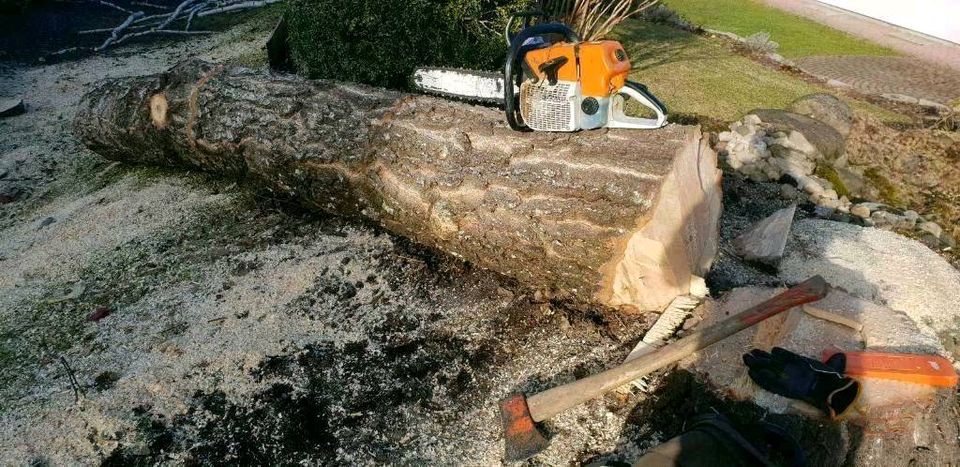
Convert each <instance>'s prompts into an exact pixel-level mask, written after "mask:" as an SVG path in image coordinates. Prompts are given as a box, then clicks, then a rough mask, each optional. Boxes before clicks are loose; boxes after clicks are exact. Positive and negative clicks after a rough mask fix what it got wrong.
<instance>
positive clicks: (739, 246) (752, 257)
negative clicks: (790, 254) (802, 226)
mask: <svg viewBox="0 0 960 467" xmlns="http://www.w3.org/2000/svg"><path fill="white" fill-rule="evenodd" d="M796 211H797V205H796V204H794V205H792V206H790V207H788V208H784V209H781V210H779V211H777V212H775V213H773V214H771V215H770V216H768V217H767V218H765V219H763V220H761V221H760V222H757V223H756V224H754V225H753V226H752V227H750V229H748V230H747V231H746V232H744V233H743V234H741V235H740V236H739V237H737V238H736V239H735V240H734V241H733V247H734V248H735V249H736V252H737V255H739V256H740V257H742V258H743V259H745V260H747V261H759V262H761V263H766V264H772V265H775V264H776V263H777V261H779V260H780V258H781V257H782V256H783V249H784V247H785V246H786V243H787V237H788V236H789V234H790V226H791V225H793V216H794V214H795V213H796Z"/></svg>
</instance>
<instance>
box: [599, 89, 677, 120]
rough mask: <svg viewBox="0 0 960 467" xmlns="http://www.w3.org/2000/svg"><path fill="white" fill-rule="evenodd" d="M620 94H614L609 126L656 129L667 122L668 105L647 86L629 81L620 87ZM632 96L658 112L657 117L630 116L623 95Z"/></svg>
mask: <svg viewBox="0 0 960 467" xmlns="http://www.w3.org/2000/svg"><path fill="white" fill-rule="evenodd" d="M618 93H619V94H618V95H615V96H613V98H612V99H611V102H610V116H609V118H607V128H627V129H656V128H660V127H662V126H664V125H666V124H667V106H665V105H663V103H662V102H660V100H659V99H657V97H656V96H654V95H653V94H652V93H650V91H649V90H647V87H646V86H644V85H642V84H640V83H635V82H633V81H627V82H626V84H625V85H624V86H623V87H622V88H620V91H618ZM624 95H625V96H627V97H631V98H633V99H636V100H637V102H640V104H642V105H643V106H644V107H647V108H648V109H650V110H652V111H653V112H654V113H656V114H657V118H639V117H629V116H627V114H626V113H625V112H624V108H623V107H624V105H625V104H626V103H625V101H624V99H623V96H624Z"/></svg>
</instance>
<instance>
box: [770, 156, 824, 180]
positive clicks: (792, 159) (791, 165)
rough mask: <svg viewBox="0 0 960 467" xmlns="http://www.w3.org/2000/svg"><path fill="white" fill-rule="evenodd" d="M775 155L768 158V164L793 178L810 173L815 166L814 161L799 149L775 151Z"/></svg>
mask: <svg viewBox="0 0 960 467" xmlns="http://www.w3.org/2000/svg"><path fill="white" fill-rule="evenodd" d="M775 156H776V157H771V158H770V165H771V166H772V167H774V168H776V169H777V171H778V172H779V173H780V174H787V175H790V176H791V177H794V178H800V177H803V176H806V175H810V174H812V173H813V171H814V169H816V167H817V165H816V163H814V162H813V161H812V160H810V159H809V158H807V157H806V156H805V155H804V154H803V153H802V152H800V151H795V150H785V151H775Z"/></svg>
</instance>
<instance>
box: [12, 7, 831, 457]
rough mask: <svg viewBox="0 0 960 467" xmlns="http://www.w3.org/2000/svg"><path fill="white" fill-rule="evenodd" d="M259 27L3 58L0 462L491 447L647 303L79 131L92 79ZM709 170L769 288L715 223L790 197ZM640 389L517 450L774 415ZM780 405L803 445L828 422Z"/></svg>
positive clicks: (243, 39)
mask: <svg viewBox="0 0 960 467" xmlns="http://www.w3.org/2000/svg"><path fill="white" fill-rule="evenodd" d="M268 26H269V24H266V23H263V22H259V23H257V22H255V23H252V24H243V25H240V26H237V27H235V28H233V29H230V30H229V31H227V32H224V33H221V34H217V35H215V36H212V37H208V38H204V39H199V40H196V41H192V42H178V43H173V44H166V45H158V46H150V45H137V46H134V47H128V48H125V49H122V50H121V51H118V52H116V53H114V54H112V55H108V56H93V57H89V58H85V59H82V60H78V61H73V62H67V63H61V64H54V65H46V66H39V67H13V66H5V67H3V68H0V89H3V90H4V92H10V93H12V94H21V95H23V96H24V98H25V100H26V101H27V103H28V106H29V112H28V113H27V114H26V115H23V116H19V117H16V118H12V119H5V120H0V174H2V176H0V190H3V191H0V195H4V196H8V198H9V199H7V200H4V201H3V203H2V204H0V463H2V464H27V463H30V464H45V463H49V464H77V463H80V464H96V463H101V464H117V465H120V464H123V465H128V464H153V463H161V462H163V463H175V464H193V463H224V462H236V463H258V464H263V463H271V464H272V463H283V464H294V463H309V464H333V463H337V464H342V463H349V464H374V463H378V464H379V463H400V464H413V463H427V462H429V463H434V464H444V465H446V464H461V465H462V464H466V465H490V464H500V463H501V462H502V453H503V446H502V440H501V427H500V425H499V422H498V414H497V401H498V400H500V399H501V398H503V397H504V396H506V395H508V394H510V393H511V392H514V391H518V390H522V391H536V390H539V389H544V388H547V387H551V386H553V385H556V384H559V383H563V382H568V381H571V380H573V379H574V378H578V377H583V376H586V375H588V374H591V373H594V372H596V371H598V370H600V369H602V368H605V367H607V366H609V364H610V362H613V361H619V360H620V359H622V358H623V357H624V356H625V355H626V353H627V352H628V351H629V350H630V348H631V347H632V346H633V344H634V343H635V342H636V341H637V340H638V338H639V337H640V336H641V335H642V334H643V333H644V332H645V331H646V329H648V328H649V326H650V325H651V324H652V321H653V320H654V319H655V318H656V316H646V317H637V318H634V319H618V320H614V321H608V319H610V318H604V317H603V316H601V315H594V314H591V313H590V312H584V311H583V310H571V309H568V308H567V307H566V306H565V305H564V304H563V303H554V302H551V301H549V300H546V299H543V298H541V295H540V294H538V293H535V292H532V291H529V290H526V289H524V288H522V287H520V286H518V285H517V284H514V283H512V282H510V281H509V280H507V279H505V278H503V277H500V276H497V275H494V274H491V273H489V272H486V271H480V270H475V269H472V268H471V267H469V266H468V265H465V264H463V263H461V262H459V261H456V260H454V259H451V258H449V257H447V256H444V255H440V254H437V253H435V252H432V251H428V250H425V249H423V248H421V247H418V246H417V245H412V244H410V243H409V242H407V241H405V240H403V239H401V238H398V237H395V236H392V235H390V234H388V233H386V232H384V231H382V230H380V229H378V228H376V227H375V226H371V225H366V224H362V223H358V222H355V221H349V220H345V219H341V218H337V217H333V216H326V215H321V214H316V213H310V212H306V211H303V210H302V209H300V208H299V207H298V206H297V205H296V204H294V203H292V202H289V201H287V200H283V199H274V198H271V197H267V196H266V195H265V194H263V193H261V192H260V191H259V190H258V189H257V188H256V186H254V185H253V184H251V183H249V181H245V180H223V179H217V178H213V177H209V176H207V175H204V174H200V173H193V172H189V171H163V170H157V169H151V168H142V167H128V166H123V165H118V164H115V163H109V162H108V161H105V160H103V159H101V158H100V157H99V156H97V155H95V154H93V153H91V152H89V151H88V150H86V149H84V148H82V147H80V146H79V145H78V144H77V142H76V141H75V140H74V139H73V137H72V135H71V131H70V122H71V120H72V118H73V114H74V112H75V106H76V104H77V102H78V100H79V99H80V97H81V96H82V94H83V93H84V92H85V90H87V89H89V87H90V86H91V84H92V83H94V82H95V81H96V80H98V79H101V78H106V77H115V76H125V75H140V74H148V73H153V72H156V71H159V70H162V69H165V68H167V67H169V66H172V65H173V64H174V63H176V62H177V61H179V60H181V59H184V58H188V57H198V58H203V59H206V60H213V61H219V62H231V63H241V64H243V63H250V64H257V63H261V62H262V61H263V59H264V58H263V52H262V50H261V47H262V45H263V42H264V41H265V37H266V31H267V29H268ZM0 66H4V65H0ZM8 90H9V91H8ZM724 183H725V186H724V192H725V198H724V203H725V206H726V211H725V213H724V219H723V229H722V230H723V233H722V235H723V236H724V245H723V246H722V248H721V255H720V257H719V258H718V262H717V265H716V267H715V268H714V273H713V274H712V275H711V277H709V278H708V281H709V283H710V285H711V288H712V289H713V291H714V292H716V293H719V292H722V291H723V290H727V289H729V288H732V287H735V286H738V285H743V284H776V283H777V280H776V277H775V274H773V273H772V272H771V271H767V270H764V269H758V268H756V267H753V266H748V265H744V264H742V263H740V262H739V261H737V260H736V258H735V257H734V256H733V255H732V253H731V251H732V250H731V249H730V247H729V242H728V241H729V239H730V238H731V237H732V236H734V235H735V234H736V233H737V232H740V231H742V230H743V229H744V228H745V227H746V226H747V225H749V224H750V223H751V222H753V221H755V220H757V219H759V218H762V217H763V216H765V215H767V214H769V213H771V212H773V211H774V210H776V209H778V208H780V207H782V206H783V205H785V202H783V201H780V200H778V198H777V197H776V193H777V190H778V189H779V186H778V185H777V184H749V183H748V182H746V181H744V180H742V179H739V178H737V177H736V176H732V177H727V179H726V180H725V182H724ZM757 190H760V193H762V194H763V196H757V193H758V191H757ZM804 215H806V214H804ZM104 315H105V316H104ZM650 386H651V387H652V388H653V391H652V394H646V393H644V392H641V391H639V390H633V391H632V392H627V393H619V394H614V395H609V396H607V397H604V398H601V399H598V400H594V401H591V402H589V403H587V404H585V405H583V406H581V407H578V408H576V409H572V410H570V411H568V412H566V413H564V414H562V415H560V416H558V417H557V418H556V419H554V420H552V421H550V422H549V423H547V424H546V425H545V429H546V431H547V432H548V433H549V434H550V435H551V437H552V440H551V446H550V448H549V449H548V450H547V451H546V452H544V453H543V454H541V455H540V456H538V457H536V458H535V459H534V460H533V461H531V464H533V465H563V464H577V463H582V462H589V461H593V460H612V459H629V458H631V457H632V456H635V455H636V454H637V453H639V452H642V451H643V450H645V449H647V448H649V447H651V446H653V445H656V444H658V443H659V442H661V441H663V440H665V439H668V438H670V437H672V436H675V435H677V434H679V433H680V432H681V431H682V430H683V428H684V426H685V423H686V420H687V419H689V418H690V417H692V416H694V415H696V414H699V413H704V412H712V411H720V412H722V413H724V414H727V415H728V416H730V417H731V418H732V419H734V421H743V422H747V421H751V420H752V421H755V420H757V419H759V418H762V417H766V416H768V415H769V414H765V413H764V412H763V411H762V410H761V409H759V408H758V407H756V406H753V405H752V404H746V403H744V404H728V403H727V402H726V401H724V400H723V399H722V398H721V397H719V396H717V395H715V394H712V393H711V392H710V391H709V390H707V389H705V388H704V387H703V385H702V384H701V383H700V382H699V381H698V380H697V379H696V378H695V377H693V376H691V375H690V374H688V373H685V372H675V373H672V374H669V375H658V376H656V377H654V378H653V379H652V380H651V383H650ZM771 417H772V418H773V419H778V420H779V421H781V422H783V423H784V424H788V425H789V424H794V425H798V426H800V428H801V429H800V431H801V432H804V433H807V437H806V439H805V440H804V441H805V444H807V445H832V444H831V443H834V441H831V440H833V439H834V438H836V437H839V436H840V434H838V433H835V432H834V431H831V430H810V429H806V431H804V430H803V429H802V428H803V426H805V425H804V423H806V422H804V421H802V420H800V419H799V418H796V417H793V418H791V417H787V416H771ZM837 452H839V451H836V450H824V451H823V452H822V453H815V458H816V459H818V460H820V461H822V462H821V463H826V464H828V465H829V464H831V463H837V462H838V461H839V460H840V458H836V457H830V456H834V455H836V453H837Z"/></svg>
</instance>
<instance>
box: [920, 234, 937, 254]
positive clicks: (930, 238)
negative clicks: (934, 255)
mask: <svg viewBox="0 0 960 467" xmlns="http://www.w3.org/2000/svg"><path fill="white" fill-rule="evenodd" d="M920 242H921V243H923V244H924V245H926V246H927V247H929V248H930V249H931V250H934V251H940V239H939V238H937V237H935V236H934V235H933V234H931V233H925V234H923V235H921V236H920Z"/></svg>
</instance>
